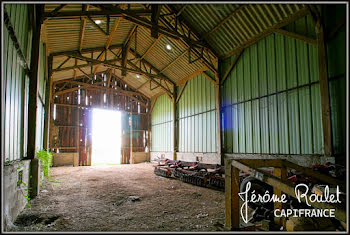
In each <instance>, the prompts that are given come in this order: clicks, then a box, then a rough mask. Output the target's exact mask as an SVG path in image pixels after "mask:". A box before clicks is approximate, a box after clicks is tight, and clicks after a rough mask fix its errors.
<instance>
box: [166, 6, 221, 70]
mask: <svg viewBox="0 0 350 235" xmlns="http://www.w3.org/2000/svg"><path fill="white" fill-rule="evenodd" d="M166 7H167V8H168V10H169V11H173V12H174V13H177V12H178V11H176V9H175V8H174V7H173V6H171V5H169V4H168V5H166ZM178 17H179V18H180V19H181V22H182V26H183V27H184V28H186V30H187V31H188V32H189V31H191V35H193V38H195V40H200V38H201V36H200V35H199V34H198V33H197V32H196V31H195V30H194V29H192V28H190V27H189V26H188V24H187V23H186V20H185V19H184V18H183V17H181V16H178ZM162 19H163V21H162V22H163V23H165V24H166V25H168V26H170V25H171V23H170V22H169V21H168V20H166V19H165V18H162ZM180 41H181V42H182V43H183V44H184V45H185V46H186V47H187V48H189V49H190V50H191V51H192V52H193V53H194V55H195V56H197V57H198V58H200V59H199V60H200V62H201V63H202V64H203V65H205V66H206V67H207V68H208V69H210V70H211V71H212V72H213V73H214V74H215V77H218V69H217V67H216V66H215V65H213V64H211V63H210V62H209V61H208V60H207V59H205V58H204V57H202V55H201V53H200V52H199V51H198V50H197V49H196V48H194V47H192V46H190V44H189V43H190V42H189V41H188V40H184V39H183V38H180ZM203 45H204V48H207V49H208V50H209V51H210V53H212V54H213V55H214V57H215V58H217V56H216V53H215V51H214V49H213V48H211V47H210V46H209V45H208V44H207V43H206V42H205V41H203Z"/></svg>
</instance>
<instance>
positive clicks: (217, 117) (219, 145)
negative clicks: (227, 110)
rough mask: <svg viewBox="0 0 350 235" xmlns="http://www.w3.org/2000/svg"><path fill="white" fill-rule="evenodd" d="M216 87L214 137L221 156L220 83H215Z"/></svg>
mask: <svg viewBox="0 0 350 235" xmlns="http://www.w3.org/2000/svg"><path fill="white" fill-rule="evenodd" d="M215 88H216V97H215V98H216V126H217V131H216V139H217V153H218V154H219V155H220V156H221V154H222V146H221V111H220V110H221V102H220V98H221V94H220V93H221V92H220V83H219V82H218V84H216V85H215ZM220 159H221V165H223V163H224V159H223V157H222V156H221V157H220Z"/></svg>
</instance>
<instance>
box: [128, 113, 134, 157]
mask: <svg viewBox="0 0 350 235" xmlns="http://www.w3.org/2000/svg"><path fill="white" fill-rule="evenodd" d="M131 112H132V109H131ZM132 137H133V133H132V114H130V161H129V164H132V163H133V157H132V148H133V146H132V145H133V143H132V142H133V141H132Z"/></svg>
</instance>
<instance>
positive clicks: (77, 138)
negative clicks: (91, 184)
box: [74, 108, 80, 166]
mask: <svg viewBox="0 0 350 235" xmlns="http://www.w3.org/2000/svg"><path fill="white" fill-rule="evenodd" d="M75 112H76V122H77V124H76V125H77V126H76V128H75V138H76V151H77V153H78V159H79V158H80V108H76V109H75ZM74 162H75V161H74ZM78 165H79V164H78ZM74 166H75V165H74Z"/></svg>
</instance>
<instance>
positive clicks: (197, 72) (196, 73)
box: [176, 66, 208, 85]
mask: <svg viewBox="0 0 350 235" xmlns="http://www.w3.org/2000/svg"><path fill="white" fill-rule="evenodd" d="M205 70H208V67H207V66H203V67H201V68H200V69H198V70H196V71H194V72H193V73H191V74H190V75H188V76H186V77H184V78H183V79H181V80H180V81H179V82H177V83H176V85H181V84H183V83H185V82H187V81H189V80H191V79H193V78H194V77H196V76H197V75H199V74H201V73H202V72H203V71H205Z"/></svg>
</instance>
